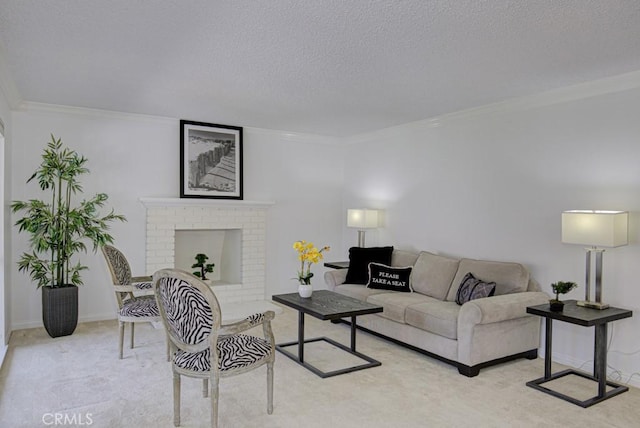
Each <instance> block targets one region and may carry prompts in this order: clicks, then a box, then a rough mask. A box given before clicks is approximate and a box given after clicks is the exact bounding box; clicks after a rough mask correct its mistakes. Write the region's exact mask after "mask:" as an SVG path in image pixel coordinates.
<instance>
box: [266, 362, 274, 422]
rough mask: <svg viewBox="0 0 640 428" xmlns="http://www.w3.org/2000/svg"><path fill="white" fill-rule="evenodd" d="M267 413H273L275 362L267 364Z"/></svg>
mask: <svg viewBox="0 0 640 428" xmlns="http://www.w3.org/2000/svg"><path fill="white" fill-rule="evenodd" d="M267 413H268V414H269V415H270V414H272V413H273V361H272V362H270V363H267Z"/></svg>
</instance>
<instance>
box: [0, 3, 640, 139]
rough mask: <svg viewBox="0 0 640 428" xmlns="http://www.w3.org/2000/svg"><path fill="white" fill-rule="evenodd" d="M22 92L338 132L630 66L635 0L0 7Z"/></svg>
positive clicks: (0, 38) (637, 54)
mask: <svg viewBox="0 0 640 428" xmlns="http://www.w3.org/2000/svg"><path fill="white" fill-rule="evenodd" d="M0 47H1V48H2V49H1V50H0V52H3V53H2V55H3V56H4V60H5V63H7V64H8V71H9V74H10V76H11V77H12V79H13V81H14V82H15V85H16V86H17V88H18V91H19V94H20V97H21V98H22V99H23V100H26V101H33V102H43V103H52V104H61V105H69V106H78V107H90V108H98V109H106V110H115V111H122V112H131V113H142V114H151V115H160V116H168V117H174V118H181V119H189V120H201V121H206V122H214V123H223V124H229V125H238V126H249V127H260V128H269V129H279V130H286V131H294V132H305V133H314V134H324V135H333V136H350V135H354V134H359V133H363V132H368V131H373V130H377V129H381V128H385V127H389V126H393V125H399V124H402V123H407V122H412V121H416V120H421V119H425V118H429V117H434V116H437V115H440V114H444V113H450V112H453V111H458V110H462V109H466V108H471V107H477V106H480V105H484V104H488V103H492V102H497V101H502V100H505V99H509V98H514V97H519V96H525V95H530V94H534V93H539V92H542V91H546V90H550V89H555V88H559V87H563V86H567V85H572V84H577V83H582V82H585V81H589V80H594V79H599V78H602V77H608V76H613V75H617V74H622V73H626V72H630V71H636V70H640V1H637V0H627V1H624V0H493V1H489V0H449V1H437V0H435V1H434V0H429V1H428V0H404V1H403V0H396V1H392V0H387V1H382V0H377V1H376V0H367V1H365V0H304V1H300V0H263V1H248V0H247V1H238V0H226V1H216V0H183V1H176V0H156V1H148V0H147V1H141V0H91V1H86V0H65V1H42V0H0Z"/></svg>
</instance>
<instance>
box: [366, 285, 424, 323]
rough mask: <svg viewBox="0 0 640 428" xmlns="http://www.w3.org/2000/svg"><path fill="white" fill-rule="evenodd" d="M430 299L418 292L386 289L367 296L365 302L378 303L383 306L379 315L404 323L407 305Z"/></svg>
mask: <svg viewBox="0 0 640 428" xmlns="http://www.w3.org/2000/svg"><path fill="white" fill-rule="evenodd" d="M428 300H431V297H428V296H425V295H423V294H418V293H395V292H393V291H387V292H385V293H381V294H373V295H371V296H369V297H367V302H368V303H371V304H374V305H380V306H382V307H383V308H384V310H383V312H380V313H378V314H376V315H379V316H381V317H384V318H388V319H390V320H393V321H396V322H399V323H403V324H404V322H405V321H404V316H405V314H404V312H405V309H406V308H407V307H408V306H411V305H415V304H417V303H422V302H425V301H428Z"/></svg>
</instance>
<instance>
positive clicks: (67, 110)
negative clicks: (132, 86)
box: [16, 101, 178, 123]
mask: <svg viewBox="0 0 640 428" xmlns="http://www.w3.org/2000/svg"><path fill="white" fill-rule="evenodd" d="M16 110H18V111H26V112H36V113H62V114H70V115H76V116H89V117H97V118H102V119H118V120H134V121H142V122H165V123H167V122H171V123H173V122H177V121H178V119H176V118H172V117H165V116H152V115H148V114H141V113H127V112H121V111H113V110H102V109H95V108H88V107H73V106H65V105H60V104H47V103H39V102H34V101H24V102H22V103H20V106H19V107H18V108H17V109H16Z"/></svg>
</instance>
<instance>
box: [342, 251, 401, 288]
mask: <svg viewBox="0 0 640 428" xmlns="http://www.w3.org/2000/svg"><path fill="white" fill-rule="evenodd" d="M391 253H393V247H369V248H362V247H351V248H349V269H348V270H347V279H346V280H345V283H346V284H363V285H364V284H366V283H367V282H368V281H369V263H372V262H373V263H382V264H383V265H390V264H391Z"/></svg>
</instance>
